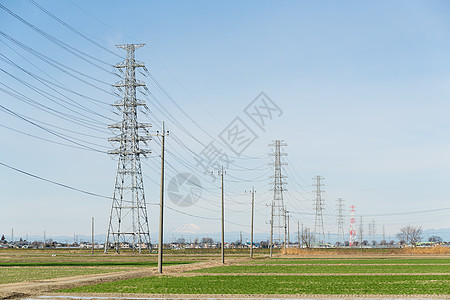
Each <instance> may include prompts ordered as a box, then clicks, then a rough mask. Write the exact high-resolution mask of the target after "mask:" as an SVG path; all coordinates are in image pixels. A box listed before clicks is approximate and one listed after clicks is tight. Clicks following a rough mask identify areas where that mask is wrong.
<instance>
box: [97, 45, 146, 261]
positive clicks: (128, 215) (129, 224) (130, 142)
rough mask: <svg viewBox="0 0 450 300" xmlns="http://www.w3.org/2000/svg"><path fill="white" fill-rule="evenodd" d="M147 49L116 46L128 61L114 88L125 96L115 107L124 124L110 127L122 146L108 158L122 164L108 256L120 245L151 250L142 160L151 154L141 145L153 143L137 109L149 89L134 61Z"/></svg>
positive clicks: (108, 236)
mask: <svg viewBox="0 0 450 300" xmlns="http://www.w3.org/2000/svg"><path fill="white" fill-rule="evenodd" d="M144 45H145V44H126V45H117V47H118V48H121V49H124V50H126V59H125V60H124V61H123V62H120V63H118V64H116V65H115V68H116V69H117V71H118V72H119V73H120V76H122V78H123V80H121V81H119V82H117V83H116V84H115V85H114V87H115V88H116V89H117V91H118V92H120V93H121V94H122V95H121V99H120V100H118V101H116V102H115V103H114V104H113V106H114V107H116V108H117V109H118V111H119V112H121V114H122V121H121V122H119V123H116V124H113V125H110V126H109V128H110V129H112V130H114V131H115V132H117V134H116V136H114V137H112V138H109V139H108V140H109V141H110V142H115V143H118V144H119V146H118V148H117V149H115V150H112V151H109V154H111V155H117V156H118V157H119V160H118V164H117V172H116V179H115V184H114V192H113V197H112V203H111V214H110V217H109V225H108V231H107V234H106V243H105V253H107V252H108V250H109V249H110V248H111V244H112V245H114V248H115V251H116V253H118V252H119V248H120V244H121V243H129V244H131V245H132V247H133V250H134V249H135V248H136V247H138V249H139V253H141V251H142V244H146V245H147V249H148V250H150V229H149V225H148V223H149V222H148V215H147V206H146V202H145V196H144V195H145V194H144V182H143V176H142V169H141V157H146V155H148V154H149V153H150V150H147V149H142V148H141V143H144V144H145V143H146V142H147V141H149V140H151V136H150V133H149V130H148V128H150V127H151V125H150V124H146V123H140V122H138V117H137V112H138V108H139V107H144V108H147V106H146V104H145V102H144V101H141V100H138V99H137V98H136V92H137V89H138V88H143V89H146V86H145V83H144V82H143V81H140V80H137V79H136V69H138V68H142V69H143V70H144V71H146V70H147V69H146V68H145V64H144V63H143V62H140V61H137V60H136V59H135V51H136V49H138V48H140V47H143V46H144Z"/></svg>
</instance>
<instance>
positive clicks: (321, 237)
mask: <svg viewBox="0 0 450 300" xmlns="http://www.w3.org/2000/svg"><path fill="white" fill-rule="evenodd" d="M314 179H315V180H316V183H315V187H316V201H315V202H314V206H315V211H316V217H315V220H314V238H316V237H318V241H319V243H320V242H324V241H325V229H324V228H323V199H322V192H323V190H322V186H323V183H322V182H321V180H323V177H322V176H316V177H315V178H314Z"/></svg>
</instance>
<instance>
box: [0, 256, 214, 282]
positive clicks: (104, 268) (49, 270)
mask: <svg viewBox="0 0 450 300" xmlns="http://www.w3.org/2000/svg"><path fill="white" fill-rule="evenodd" d="M168 257H170V255H168ZM172 257H173V260H166V261H165V262H164V265H165V266H169V265H175V264H187V263H193V262H195V261H197V260H199V261H202V260H208V259H211V258H208V255H203V254H202V255H199V256H198V257H195V259H196V260H193V259H192V257H191V259H186V257H184V256H181V257H179V256H172ZM157 265H158V263H157V257H156V255H154V254H143V255H137V254H133V253H132V252H125V253H123V254H119V255H117V254H107V255H105V254H103V252H100V251H97V252H95V254H94V255H91V252H90V251H79V250H78V251H71V250H54V249H51V250H50V249H49V250H47V249H46V250H32V249H26V250H14V249H5V250H1V251H0V284H6V283H15V282H23V281H32V280H41V279H53V278H61V277H69V276H77V275H90V274H103V273H112V272H118V271H127V270H130V271H131V270H135V269H137V268H139V267H156V266H157Z"/></svg>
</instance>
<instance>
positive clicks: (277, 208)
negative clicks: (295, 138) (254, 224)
mask: <svg viewBox="0 0 450 300" xmlns="http://www.w3.org/2000/svg"><path fill="white" fill-rule="evenodd" d="M269 146H270V147H272V148H273V152H272V153H269V156H273V158H274V160H273V162H272V163H270V164H269V165H271V166H274V175H273V176H272V178H273V184H272V185H273V188H272V189H271V191H273V200H272V213H271V217H272V219H271V249H272V248H273V245H274V244H275V243H276V241H278V242H279V243H280V244H281V243H282V241H283V240H282V235H283V232H282V230H283V231H284V245H285V247H286V235H287V232H286V231H287V228H286V213H285V210H286V209H285V205H284V200H283V191H287V190H286V189H285V188H284V187H283V184H286V182H285V181H284V178H286V176H285V175H282V170H283V166H284V165H287V163H286V162H284V161H282V159H281V158H282V157H283V156H287V153H282V152H281V147H284V146H287V144H286V143H283V140H275V141H273V143H272V144H270V145H269ZM274 231H276V233H274ZM271 255H272V251H271Z"/></svg>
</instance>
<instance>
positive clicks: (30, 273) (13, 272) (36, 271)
mask: <svg viewBox="0 0 450 300" xmlns="http://www.w3.org/2000/svg"><path fill="white" fill-rule="evenodd" d="M126 270H130V269H129V268H80V267H77V268H60V267H45V268H36V267H21V268H5V267H2V268H0V284H5V283H14V282H22V281H31V280H42V279H53V278H60V277H68V276H76V275H89V274H102V273H111V272H118V271H126Z"/></svg>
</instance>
